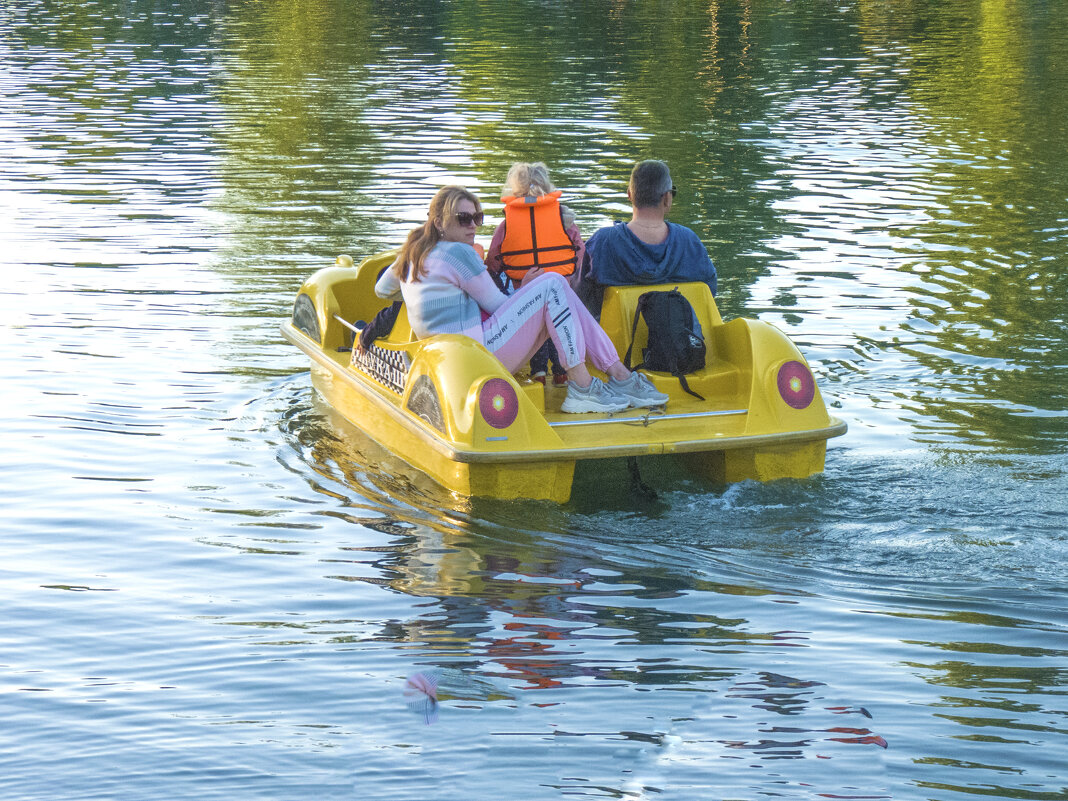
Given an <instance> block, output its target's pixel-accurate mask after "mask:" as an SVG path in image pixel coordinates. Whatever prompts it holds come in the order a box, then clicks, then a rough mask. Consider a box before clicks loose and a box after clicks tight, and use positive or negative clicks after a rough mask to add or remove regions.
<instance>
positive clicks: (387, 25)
mask: <svg viewBox="0 0 1068 801" xmlns="http://www.w3.org/2000/svg"><path fill="white" fill-rule="evenodd" d="M1066 59H1068V7H1066V6H1065V4H1064V3H1063V2H1060V1H1059V0H1017V1H1016V2H1002V1H1001V0H961V2H954V3H942V2H935V1H934V0H928V1H926V2H925V1H924V0H903V1H902V2H894V3H886V2H874V1H872V0H847V1H846V2H840V3H808V2H799V1H797V0H795V2H782V1H776V0H768V1H767V2H765V0H753V1H752V2H751V1H750V0H737V2H718V1H717V0H712V2H704V3H696V2H693V3H689V2H667V1H665V2H658V3H652V2H649V3H644V2H642V3H624V2H607V0H603V1H601V2H592V3H581V4H566V3H558V2H548V0H543V1H542V2H536V1H535V0H526V1H524V2H516V3H475V2H456V3H440V4H439V3H425V4H424V3H417V2H398V3H371V2H360V1H359V0H353V1H352V2H350V1H349V0H260V2H224V0H215V1H214V2H209V1H208V0H203V1H202V2H201V1H198V0H156V1H155V2H149V1H148V0H95V2H74V0H4V2H3V4H2V6H0V267H2V270H3V276H4V282H3V286H2V289H0V311H2V314H3V326H2V328H0V332H2V333H0V336H2V340H0V345H2V347H0V359H2V369H3V373H4V379H3V387H4V391H3V398H4V409H5V410H6V413H5V415H4V417H3V423H2V429H0V430H2V437H3V439H2V443H3V444H2V446H0V453H2V457H0V469H2V481H3V491H2V495H0V498H2V500H0V532H2V542H3V551H4V553H3V559H2V561H0V603H2V607H0V608H2V611H3V626H2V628H0V710H2V719H3V722H4V726H3V732H2V733H0V799H5V800H6V799H12V800H15V799H17V800H18V801H28V800H29V799H49V801H54V799H79V800H81V799H122V800H123V801H125V800H126V799H130V800H131V801H132V800H133V799H137V800H138V801H140V800H141V799H150V798H152V799H155V798H159V799H198V801H206V800H208V799H227V801H235V800H240V801H248V800H251V799H271V800H272V801H274V800H278V799H304V798H330V799H349V798H357V799H364V798H374V799H383V800H385V801H390V800H394V799H403V800H406V801H407V800H412V801H438V799H465V800H468V799H513V798H522V799H531V800H540V799H557V798H564V797H568V798H572V797H579V798H613V799H652V798H656V799H683V800H684V801H688V800H689V799H728V798H729V799H757V798H767V797H781V798H790V799H797V798H894V799H945V800H946V801H949V800H951V799H957V800H960V799H967V798H975V797H983V798H1018V799H1066V798H1068V769H1066V767H1065V765H1066V764H1068V736H1066V733H1068V717H1066V716H1068V703H1066V701H1065V697H1066V692H1068V668H1066V665H1068V661H1066V657H1068V614H1066V612H1065V606H1066V600H1068V594H1066V583H1068V581H1066V578H1068V576H1066V573H1068V571H1066V569H1065V565H1066V559H1068V535H1066V530H1068V526H1066V513H1068V460H1066V451H1068V390H1066V388H1065V387H1066V385H1068V380H1066V379H1068V301H1066V297H1068V263H1066V256H1065V253H1066V246H1068V159H1066V158H1065V155H1066V152H1065V142H1066V141H1068V102H1066V98H1068V86H1066V72H1065V63H1066ZM647 157H658V158H663V159H665V160H667V161H668V162H669V163H670V164H671V165H672V168H673V177H674V180H675V183H676V185H677V186H678V187H679V195H678V199H677V202H676V205H675V209H674V211H673V216H672V219H674V220H675V221H676V222H680V223H684V224H686V225H689V226H691V227H692V228H694V229H695V230H697V231H698V232H699V234H700V235H701V237H702V238H703V239H704V241H705V242H706V243H707V245H708V248H709V251H710V253H711V255H712V257H713V260H714V261H715V262H716V264H717V266H718V268H719V273H720V295H719V303H720V306H721V310H722V312H723V314H724V316H725V317H736V316H750V317H758V318H760V319H762V320H766V321H769V322H772V323H774V324H776V325H778V326H780V327H781V328H783V329H784V330H785V331H786V332H787V333H788V334H789V335H790V336H791V337H792V338H793V339H794V340H795V341H796V342H797V343H798V344H799V346H800V347H801V349H802V351H803V352H804V353H805V355H806V357H807V358H808V360H809V362H810V363H811V364H812V366H813V369H814V370H815V371H816V373H817V376H818V379H819V381H820V384H821V388H822V390H823V393H824V395H825V397H826V398H827V400H828V402H829V403H831V405H832V406H834V407H835V408H834V410H833V411H834V413H835V414H836V415H838V416H840V417H842V418H843V419H844V420H845V421H846V422H847V423H848V424H849V426H850V430H849V433H848V435H847V436H846V437H844V438H841V439H837V440H832V441H831V443H830V448H829V451H828V458H827V469H826V472H825V473H824V474H822V475H820V476H817V477H813V478H811V479H808V480H804V481H780V482H774V483H771V484H767V485H760V484H753V483H743V484H739V485H733V486H728V487H722V486H707V485H703V484H701V483H698V482H695V481H691V480H688V479H687V478H686V477H685V476H681V475H674V474H672V473H671V472H670V471H666V470H665V471H661V470H659V469H654V470H650V471H647V478H649V479H650V481H651V483H653V484H654V485H656V487H657V489H658V490H659V492H660V497H659V500H657V501H655V502H648V503H647V502H639V501H635V500H634V499H632V498H631V497H630V496H629V493H628V489H627V485H626V480H625V479H626V474H625V470H624V469H623V468H622V467H621V466H619V465H616V464H615V463H608V464H606V465H602V466H601V468H602V469H600V470H597V471H584V473H583V474H582V475H580V476H579V482H578V485H577V488H576V492H575V497H574V499H573V500H572V501H571V502H570V503H569V504H567V505H565V506H562V507H557V506H552V505H547V504H537V503H508V502H484V501H466V500H464V499H461V498H458V497H454V496H452V495H450V494H449V493H446V492H445V491H443V490H441V489H440V488H438V487H437V486H436V485H434V484H433V483H431V482H430V481H429V480H428V479H427V478H425V477H424V476H422V475H421V474H419V473H418V472H416V471H414V470H413V469H411V468H409V467H407V466H405V465H404V464H403V463H400V462H398V461H397V460H396V459H394V458H393V457H391V456H390V454H389V453H388V452H386V451H385V450H383V449H382V448H380V447H378V446H377V445H375V444H373V443H372V442H370V441H368V440H367V439H366V438H365V437H363V436H361V435H360V433H359V432H358V431H356V430H355V429H354V428H353V427H351V426H350V425H348V424H347V423H345V422H344V421H343V420H341V419H339V418H338V417H337V416H336V415H335V414H334V413H333V412H332V411H331V409H330V408H329V407H328V406H326V405H325V404H324V403H323V402H322V401H321V400H320V399H318V398H317V397H316V396H315V394H314V393H313V391H312V390H311V387H310V382H309V375H308V364H307V361H306V359H305V357H304V356H303V355H302V354H300V353H299V352H298V351H297V350H296V349H294V348H292V347H291V346H289V345H287V344H286V343H285V342H284V341H283V340H282V338H281V336H280V335H279V333H278V324H279V322H280V321H281V320H282V319H284V318H285V317H287V316H288V314H289V312H290V308H291V304H292V301H293V297H294V295H295V292H296V290H297V288H298V287H299V285H300V282H301V280H302V279H303V278H304V277H305V276H306V275H308V274H310V273H311V272H313V271H314V270H315V269H317V268H319V267H321V266H324V265H326V264H329V263H330V262H332V261H333V259H334V257H335V255H336V254H338V253H351V254H353V255H354V256H356V257H360V256H363V255H367V254H370V253H373V252H376V251H379V250H383V249H385V248H388V247H392V246H394V245H396V244H397V243H398V242H399V241H400V240H401V239H402V237H403V236H404V234H405V233H406V231H407V230H409V229H410V228H411V227H412V226H413V225H414V224H417V223H418V222H419V221H420V220H421V219H422V217H423V216H424V215H425V208H426V204H427V201H428V199H429V198H430V196H431V195H432V194H433V192H434V191H435V190H436V188H437V187H438V186H440V185H442V184H444V183H447V182H459V183H463V184H465V185H467V186H468V187H470V188H472V189H473V190H475V191H477V192H478V194H479V195H480V196H481V197H482V198H483V199H484V200H485V204H486V207H487V211H488V212H489V216H490V217H491V218H495V219H494V221H495V220H496V219H499V215H500V204H499V202H498V201H497V197H498V191H499V188H500V184H501V182H502V181H503V178H504V175H505V172H506V171H507V168H508V166H509V164H510V163H511V162H512V161H513V160H515V159H541V160H545V161H547V162H548V163H549V165H550V167H551V168H552V170H553V177H554V179H555V181H556V183H557V184H558V185H559V186H560V187H561V188H562V189H563V190H564V192H565V195H566V201H567V202H568V203H569V204H570V205H571V206H572V207H573V208H574V209H575V211H576V213H577V215H578V219H579V223H580V227H581V229H582V231H583V233H584V234H585V235H586V236H589V235H590V234H592V232H593V231H595V230H596V229H597V228H598V227H600V226H601V225H604V224H606V223H607V222H609V221H610V220H611V219H613V218H618V217H621V216H625V214H626V211H627V205H626V200H625V197H624V190H625V183H626V179H627V176H628V174H629V171H630V168H631V166H632V165H633V163H634V162H635V161H637V160H639V159H642V158H647ZM491 232H492V228H491V227H489V225H487V227H486V228H485V229H484V230H483V232H482V234H483V236H482V238H483V240H484V241H485V240H488V237H489V234H490V233H491ZM420 672H430V673H432V675H434V676H435V677H437V679H438V681H439V697H440V704H439V706H438V708H437V709H436V710H435V714H433V715H430V714H427V710H426V709H418V708H410V706H409V704H408V701H409V698H407V697H406V696H405V694H404V691H405V682H406V679H407V678H408V677H409V676H412V675H413V674H418V673H420ZM414 706H417V705H413V707H414Z"/></svg>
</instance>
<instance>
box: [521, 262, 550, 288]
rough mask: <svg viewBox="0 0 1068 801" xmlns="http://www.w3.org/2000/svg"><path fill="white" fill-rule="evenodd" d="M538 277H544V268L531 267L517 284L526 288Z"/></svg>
mask: <svg viewBox="0 0 1068 801" xmlns="http://www.w3.org/2000/svg"><path fill="white" fill-rule="evenodd" d="M539 275H545V268H544V267H531V268H530V269H529V270H527V273H526V275H524V276H523V280H522V281H520V282H519V286H526V285H527V284H529V283H530V282H531V281H533V280H534V279H535V278H537V277H538V276H539Z"/></svg>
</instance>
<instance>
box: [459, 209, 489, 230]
mask: <svg viewBox="0 0 1068 801" xmlns="http://www.w3.org/2000/svg"><path fill="white" fill-rule="evenodd" d="M484 219H486V215H485V214H483V213H482V212H481V211H476V212H475V213H474V214H472V213H471V212H469V211H458V212H456V222H458V223H460V225H462V226H464V227H467V226H468V225H470V224H471V223H474V224H475V225H482V221H483V220H484Z"/></svg>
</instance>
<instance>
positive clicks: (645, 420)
mask: <svg viewBox="0 0 1068 801" xmlns="http://www.w3.org/2000/svg"><path fill="white" fill-rule="evenodd" d="M735 414H749V410H748V409H721V410H719V411H712V412H681V413H679V414H666V413H664V412H660V413H657V412H656V411H655V410H654V411H649V412H645V413H644V414H640V415H635V416H632V417H607V418H604V419H601V420H557V421H555V422H552V423H549V425H550V426H551V427H553V428H557V427H562V426H597V425H605V424H608V423H639V424H641V425H644V426H648V425H652V424H653V423H658V422H660V421H661V420H691V419H694V418H698V417H727V416H729V415H735Z"/></svg>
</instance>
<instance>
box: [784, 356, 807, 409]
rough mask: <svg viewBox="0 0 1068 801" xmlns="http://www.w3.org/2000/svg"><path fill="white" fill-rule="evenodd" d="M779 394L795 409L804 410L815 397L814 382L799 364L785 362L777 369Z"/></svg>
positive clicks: (805, 369) (805, 368)
mask: <svg viewBox="0 0 1068 801" xmlns="http://www.w3.org/2000/svg"><path fill="white" fill-rule="evenodd" d="M778 382H779V394H780V395H781V396H782V399H783V400H784V401H786V403H787V404H789V405H790V406H792V407H793V408H795V409H804V408H806V407H807V406H808V405H809V404H810V403H812V399H813V398H814V397H815V396H816V381H815V379H813V378H812V372H811V371H810V370H809V369H808V368H807V367H805V365H803V364H801V362H786V363H785V364H783V366H782V367H780V368H779V378H778Z"/></svg>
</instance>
